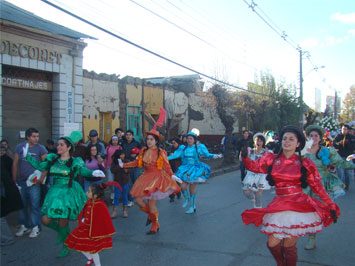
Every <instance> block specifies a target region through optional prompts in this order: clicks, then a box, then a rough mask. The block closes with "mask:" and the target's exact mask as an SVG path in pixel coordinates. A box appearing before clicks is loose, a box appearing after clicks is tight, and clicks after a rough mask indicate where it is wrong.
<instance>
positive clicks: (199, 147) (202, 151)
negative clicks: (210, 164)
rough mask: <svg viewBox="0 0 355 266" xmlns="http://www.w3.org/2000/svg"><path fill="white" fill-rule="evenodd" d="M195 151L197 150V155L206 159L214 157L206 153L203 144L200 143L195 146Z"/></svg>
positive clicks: (206, 150)
mask: <svg viewBox="0 0 355 266" xmlns="http://www.w3.org/2000/svg"><path fill="white" fill-rule="evenodd" d="M197 149H198V153H199V155H200V156H203V157H206V158H213V156H214V155H215V154H213V153H210V152H209V151H208V149H207V147H206V146H205V144H202V143H200V144H198V145H197Z"/></svg>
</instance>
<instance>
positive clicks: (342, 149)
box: [333, 125, 355, 190]
mask: <svg viewBox="0 0 355 266" xmlns="http://www.w3.org/2000/svg"><path fill="white" fill-rule="evenodd" d="M350 129H351V128H350V126H349V125H343V126H342V128H341V134H338V135H337V136H336V137H335V139H334V142H333V144H334V147H335V148H336V149H337V150H338V153H339V155H340V156H341V157H342V158H343V159H344V160H346V157H348V156H349V155H351V154H353V153H355V136H353V135H351V134H350V133H349V131H350ZM337 173H338V176H339V178H340V179H341V180H342V181H343V182H344V184H345V190H349V185H350V179H351V178H352V176H353V174H354V170H353V169H343V168H337Z"/></svg>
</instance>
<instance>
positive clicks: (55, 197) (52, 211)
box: [26, 131, 105, 257]
mask: <svg viewBox="0 0 355 266" xmlns="http://www.w3.org/2000/svg"><path fill="white" fill-rule="evenodd" d="M80 139H82V134H81V132H79V131H74V132H72V134H71V135H70V136H69V137H62V138H60V139H59V140H58V147H57V150H58V152H57V154H48V155H47V158H46V159H45V160H44V161H42V162H38V161H36V160H35V159H34V158H32V157H31V156H30V155H29V154H28V155H27V156H26V160H27V161H28V162H29V163H30V164H31V165H32V166H33V167H34V168H35V169H37V170H40V171H48V173H47V176H48V177H49V176H50V177H51V178H52V179H53V185H52V186H51V187H50V189H49V191H48V193H47V195H46V198H45V200H44V203H43V206H42V209H41V212H42V223H43V224H44V225H46V226H48V227H49V228H52V229H53V230H55V231H56V232H57V233H58V238H57V240H58V242H59V243H62V244H63V243H64V241H65V239H66V238H67V236H68V235H69V233H70V229H69V224H68V223H69V220H77V217H78V215H79V213H80V211H81V210H82V208H83V206H84V205H85V202H86V200H87V199H86V195H85V193H84V191H83V189H82V187H81V186H80V184H79V183H78V182H77V178H78V176H79V175H81V176H85V177H86V178H92V179H93V180H97V179H100V178H102V177H105V175H104V173H103V172H102V171H100V170H95V171H91V170H89V169H87V168H86V167H85V163H84V161H83V160H82V159H81V158H80V157H72V152H73V150H74V146H75V145H74V144H75V143H76V142H77V141H79V140H80ZM68 253H69V249H68V248H67V247H66V246H65V245H64V244H63V248H62V250H61V252H60V254H59V257H65V256H67V255H68Z"/></svg>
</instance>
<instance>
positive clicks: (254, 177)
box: [242, 171, 271, 191]
mask: <svg viewBox="0 0 355 266" xmlns="http://www.w3.org/2000/svg"><path fill="white" fill-rule="evenodd" d="M270 188H271V186H270V185H269V183H268V181H267V180H266V175H265V174H255V173H253V172H250V171H248V172H247V175H246V176H245V178H244V180H243V186H242V189H243V190H253V191H258V190H260V189H261V190H269V189H270Z"/></svg>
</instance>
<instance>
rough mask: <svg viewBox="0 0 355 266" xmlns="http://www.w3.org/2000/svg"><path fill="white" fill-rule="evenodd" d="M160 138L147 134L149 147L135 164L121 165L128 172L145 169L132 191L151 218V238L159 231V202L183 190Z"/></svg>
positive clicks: (157, 133)
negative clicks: (138, 168)
mask: <svg viewBox="0 0 355 266" xmlns="http://www.w3.org/2000/svg"><path fill="white" fill-rule="evenodd" d="M159 138H160V134H159V132H158V131H156V130H155V129H152V130H151V131H149V132H147V133H146V147H144V148H143V149H142V150H141V151H140V153H139V155H138V157H137V159H136V160H135V161H133V162H129V163H125V164H123V163H122V162H120V164H121V165H122V166H123V167H124V168H132V167H144V173H143V174H142V175H141V176H140V177H138V179H137V181H136V182H135V183H134V185H133V187H132V189H131V195H132V196H133V197H134V198H135V199H136V202H137V204H138V205H139V207H140V209H141V211H143V212H145V213H147V214H148V219H147V225H148V224H150V223H151V224H152V226H151V228H150V230H149V231H148V232H147V234H149V235H151V234H156V233H157V232H158V231H159V227H160V225H159V222H158V216H159V212H158V209H157V206H156V202H157V200H161V199H164V198H166V197H168V196H169V195H170V194H172V193H177V192H179V191H180V187H179V186H178V185H177V183H176V182H175V180H173V179H172V175H173V172H172V170H171V168H170V165H169V161H168V159H167V155H166V151H165V150H163V149H161V148H159V146H158V145H159Z"/></svg>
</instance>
